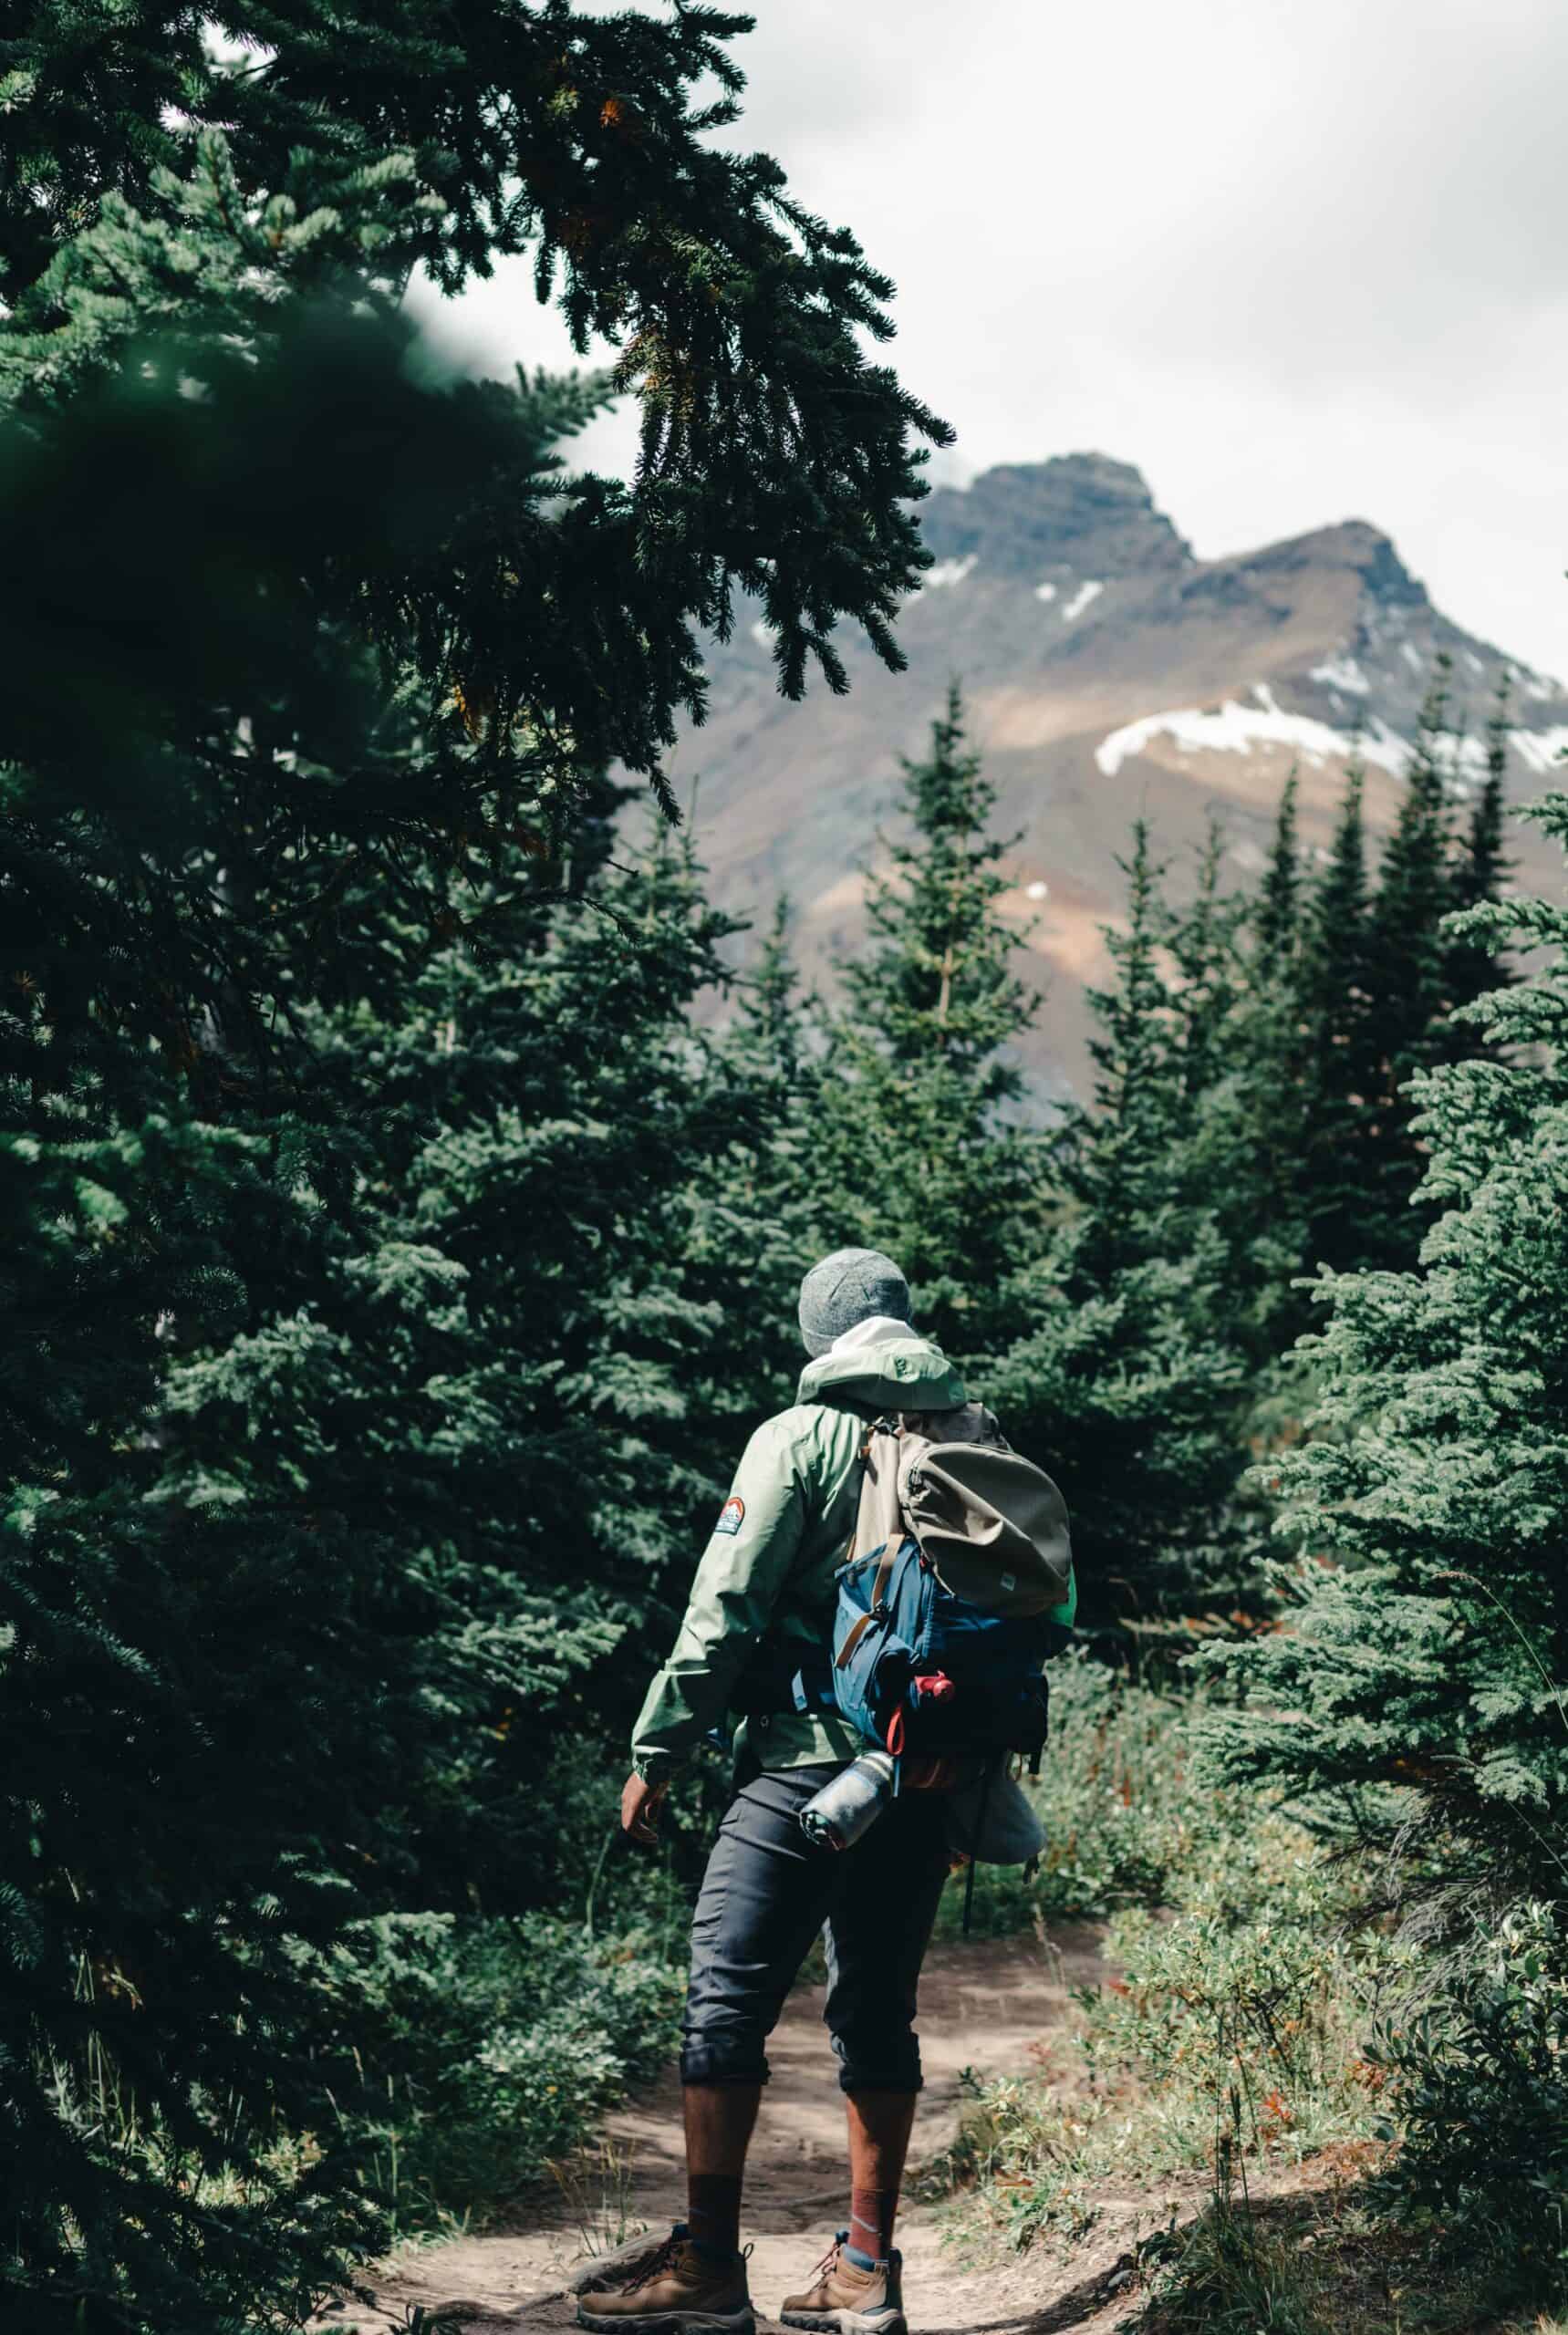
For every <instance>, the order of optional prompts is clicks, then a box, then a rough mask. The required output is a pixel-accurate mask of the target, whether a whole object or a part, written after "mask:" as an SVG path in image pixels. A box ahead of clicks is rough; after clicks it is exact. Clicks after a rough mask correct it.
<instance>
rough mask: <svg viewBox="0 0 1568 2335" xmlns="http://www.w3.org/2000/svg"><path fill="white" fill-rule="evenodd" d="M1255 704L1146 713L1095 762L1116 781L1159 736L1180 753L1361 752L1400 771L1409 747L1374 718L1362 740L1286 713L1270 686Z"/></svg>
mask: <svg viewBox="0 0 1568 2335" xmlns="http://www.w3.org/2000/svg"><path fill="white" fill-rule="evenodd" d="M1252 694H1253V696H1254V698H1256V700H1257V703H1256V704H1255V705H1243V704H1241V703H1239V702H1238V701H1237V700H1235V699H1234V698H1228V699H1227V700H1226V701H1225V703H1224V704H1223V705H1221V706H1209V707H1203V706H1197V705H1184V706H1178V707H1175V708H1173V709H1172V710H1171V711H1169V712H1166V713H1146V714H1145V715H1144V717H1143V719H1142V720H1141V721H1129V722H1128V723H1127V725H1126V727H1125V728H1124V729H1121V730H1113V731H1112V732H1111V734H1110V736H1109V737H1108V738H1105V739H1102V740H1101V742H1100V743H1099V745H1098V746H1097V747H1096V750H1095V761H1096V763H1097V764H1098V766H1099V768H1100V771H1101V772H1102V773H1103V774H1104V776H1105V777H1106V778H1114V777H1115V776H1116V773H1117V771H1119V770H1120V768H1121V766H1122V764H1123V763H1125V762H1126V761H1127V757H1128V755H1129V754H1140V753H1142V752H1143V750H1144V748H1145V747H1146V746H1147V745H1149V744H1151V743H1152V742H1153V741H1154V740H1155V739H1156V738H1168V739H1169V740H1170V742H1171V743H1172V744H1173V745H1174V746H1175V748H1176V750H1177V752H1178V753H1181V754H1250V753H1257V752H1265V753H1272V752H1275V751H1276V750H1279V751H1283V752H1290V753H1295V754H1301V755H1303V756H1304V757H1305V759H1306V760H1307V761H1308V762H1309V763H1315V764H1320V765H1321V764H1322V763H1326V762H1331V761H1333V762H1343V761H1345V760H1346V759H1348V757H1349V756H1350V755H1351V754H1352V753H1353V752H1358V753H1359V756H1360V759H1361V761H1362V762H1364V763H1376V765H1377V766H1378V768H1379V769H1381V770H1386V771H1390V772H1394V773H1398V772H1400V771H1402V770H1403V769H1404V767H1405V764H1406V762H1407V758H1408V755H1409V752H1410V748H1409V744H1408V742H1407V740H1405V739H1404V738H1401V737H1400V735H1399V733H1398V732H1397V731H1396V730H1391V729H1390V728H1389V727H1388V725H1387V723H1386V721H1378V720H1377V719H1376V717H1374V719H1373V721H1372V722H1371V724H1370V726H1369V728H1368V729H1367V730H1366V731H1364V732H1362V733H1361V735H1360V736H1359V738H1358V739H1355V740H1352V738H1351V737H1350V736H1349V735H1348V734H1347V732H1345V731H1343V730H1335V729H1334V727H1333V725H1332V724H1331V723H1329V722H1327V721H1315V720H1314V718H1313V716H1312V715H1311V714H1308V713H1286V712H1285V711H1284V710H1283V708H1282V707H1281V706H1280V705H1278V704H1277V703H1276V702H1275V700H1274V694H1273V691H1272V690H1271V689H1270V688H1269V686H1268V684H1267V682H1265V681H1259V682H1257V683H1255V684H1254V687H1253V691H1252Z"/></svg>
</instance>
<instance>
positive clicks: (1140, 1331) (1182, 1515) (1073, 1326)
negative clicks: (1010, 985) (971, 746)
mask: <svg viewBox="0 0 1568 2335" xmlns="http://www.w3.org/2000/svg"><path fill="white" fill-rule="evenodd" d="M1125 872H1126V875H1127V918H1126V925H1125V928H1124V929H1119V930H1118V929H1110V930H1108V931H1107V933H1106V945H1107V948H1108V950H1109V952H1110V956H1111V960H1112V965H1113V968H1114V973H1115V979H1114V981H1113V982H1112V983H1111V985H1109V986H1108V987H1107V988H1106V989H1104V990H1101V991H1096V992H1095V993H1094V994H1093V996H1092V1000H1091V1001H1092V1004H1093V1006H1094V1010H1095V1013H1096V1021H1097V1022H1098V1025H1099V1028H1098V1034H1097V1036H1096V1038H1095V1039H1094V1041H1093V1042H1092V1049H1091V1050H1092V1053H1093V1057H1094V1061H1095V1064H1096V1086H1095V1095H1094V1105H1093V1108H1092V1109H1079V1110H1077V1111H1075V1112H1073V1113H1072V1114H1070V1115H1069V1116H1068V1118H1067V1120H1066V1122H1065V1124H1064V1127H1063V1128H1062V1130H1061V1131H1060V1133H1059V1135H1058V1136H1057V1137H1056V1139H1055V1140H1054V1143H1053V1146H1052V1169H1053V1172H1052V1176H1051V1182H1052V1185H1053V1186H1054V1189H1055V1191H1056V1193H1057V1194H1058V1195H1059V1199H1058V1205H1057V1210H1056V1213H1055V1216H1054V1223H1053V1224H1052V1227H1051V1230H1050V1233H1049V1237H1048V1239H1046V1240H1044V1242H1041V1243H1038V1244H1037V1245H1036V1247H1035V1251H1034V1253H1033V1255H1032V1256H1031V1257H1030V1258H1029V1259H1028V1261H1025V1262H1024V1263H1023V1265H1022V1266H1021V1268H1020V1269H1019V1270H1017V1271H1015V1272H1014V1273H1013V1275H1012V1278H1011V1280H1010V1282H1009V1284H1008V1286H1007V1288H1006V1290H1005V1291H1004V1293H1003V1298H1004V1318H1007V1319H1010V1320H1011V1322H1012V1324H1013V1325H1015V1326H1014V1327H1013V1330H1012V1336H1011V1338H1010V1340H1009V1342H1008V1343H1007V1344H1006V1346H1005V1349H1004V1350H1003V1351H1002V1352H1001V1353H1000V1354H998V1356H997V1358H996V1360H995V1362H994V1363H993V1364H992V1365H989V1366H988V1369H987V1373H986V1379H985V1384H986V1388H987V1399H988V1400H990V1401H992V1402H993V1403H994V1404H995V1406H996V1408H997V1409H998V1411H999V1412H1000V1413H1001V1415H1002V1418H1003V1419H1004V1421H1005V1422H1006V1426H1007V1431H1008V1434H1009V1436H1010V1437H1011V1438H1012V1440H1013V1441H1014V1442H1015V1443H1016V1444H1017V1445H1018V1447H1019V1448H1021V1449H1023V1450H1024V1451H1027V1452H1029V1453H1030V1454H1031V1456H1033V1457H1034V1458H1038V1459H1039V1460H1040V1461H1041V1462H1042V1464H1043V1465H1044V1466H1045V1467H1047V1468H1054V1469H1055V1470H1056V1471H1057V1472H1058V1473H1059V1474H1060V1475H1061V1477H1062V1479H1063V1481H1064V1485H1065V1486H1066V1487H1067V1489H1068V1494H1069V1499H1070V1503H1071V1506H1072V1510H1073V1518H1074V1526H1073V1531H1074V1547H1075V1551H1076V1555H1077V1560H1078V1565H1079V1575H1080V1583H1081V1591H1080V1594H1081V1599H1082V1604H1081V1619H1082V1620H1083V1621H1085V1623H1086V1624H1088V1625H1089V1626H1103V1625H1105V1624H1110V1623H1119V1622H1126V1621H1128V1620H1137V1619H1138V1618H1147V1617H1149V1616H1150V1615H1152V1614H1157V1613H1160V1612H1171V1611H1173V1610H1175V1611H1179V1610H1181V1608H1182V1607H1183V1606H1188V1605H1189V1604H1190V1603H1192V1602H1196V1603H1199V1604H1202V1603H1205V1602H1206V1601H1207V1600H1208V1599H1210V1597H1214V1596H1227V1597H1228V1598H1229V1599H1231V1600H1233V1598H1234V1595H1235V1592H1236V1587H1237V1583H1238V1578H1239V1562H1238V1557H1237V1552H1236V1550H1235V1548H1234V1546H1233V1545H1232V1531H1231V1520H1230V1517H1229V1512H1228V1511H1229V1501H1230V1495H1231V1489H1232V1487H1233V1485H1234V1482H1235V1479H1236V1477H1237V1475H1238V1473H1239V1464H1240V1463H1239V1452H1238V1445H1239V1427H1238V1411H1239V1388H1240V1385H1241V1356H1240V1354H1239V1353H1238V1351H1237V1349H1236V1347H1235V1345H1234V1344H1233V1343H1232V1341H1231V1334H1230V1328H1229V1323H1228V1313H1227V1299H1226V1294H1225V1277H1226V1264H1227V1257H1226V1241H1225V1238H1224V1234H1223V1232H1222V1230H1221V1229H1220V1224H1219V1221H1218V1219H1217V1217H1216V1214H1215V1209H1214V1199H1215V1195H1214V1193H1213V1191H1212V1189H1211V1188H1208V1187H1207V1184H1206V1179H1205V1178H1204V1176H1203V1174H1202V1172H1201V1169H1200V1165H1199V1152H1198V1150H1197V1147H1196V1145H1195V1136H1196V1132H1197V1127H1198V1115H1197V1113H1196V1112H1195V1109H1194V1097H1193V1095H1192V1093H1191V1091H1190V1090H1189V1084H1188V1081H1187V1077H1186V1071H1187V1069H1188V1067H1189V1059H1188V1056H1189V1048H1188V1046H1187V1045H1186V1044H1185V1043H1184V1040H1183V1025H1182V1016H1181V1011H1180V1005H1179V986H1178V985H1175V984H1173V981H1172V976H1171V972H1170V971H1168V970H1167V968H1168V965H1171V964H1173V962H1174V959H1173V952H1172V951H1171V950H1170V942H1171V940H1172V938H1173V932H1174V929H1175V924H1176V919H1174V918H1173V917H1172V915H1171V912H1170V910H1169V909H1168V907H1167V905H1166V903H1165V900H1164V898H1163V894H1162V891H1161V884H1160V877H1161V871H1160V870H1159V869H1158V867H1157V865H1156V863H1155V860H1154V857H1153V854H1152V851H1151V848H1150V843H1149V836H1148V831H1147V825H1145V824H1144V823H1143V822H1141V821H1140V822H1139V823H1138V824H1137V826H1136V828H1135V830H1134V840H1133V850H1132V854H1131V856H1130V858H1129V859H1128V860H1127V862H1126V863H1125ZM1220 921H1221V920H1220V919H1218V918H1217V917H1216V914H1215V912H1214V910H1213V908H1212V905H1211V904H1210V908H1208V909H1206V910H1205V911H1204V923H1205V926H1206V929H1207V930H1208V931H1209V933H1210V938H1212V937H1213V936H1214V934H1215V932H1216V931H1217V929H1219V928H1220ZM1187 970H1188V976H1189V978H1190V979H1194V980H1199V981H1202V982H1203V983H1204V984H1205V986H1206V987H1207V985H1208V982H1209V981H1210V970H1209V969H1208V968H1206V967H1200V966H1199V960H1198V957H1197V954H1196V950H1195V947H1194V945H1193V944H1192V941H1191V936H1190V934H1189V941H1188V969H1187ZM1179 979H1180V976H1179V974H1178V976H1177V983H1178V984H1179Z"/></svg>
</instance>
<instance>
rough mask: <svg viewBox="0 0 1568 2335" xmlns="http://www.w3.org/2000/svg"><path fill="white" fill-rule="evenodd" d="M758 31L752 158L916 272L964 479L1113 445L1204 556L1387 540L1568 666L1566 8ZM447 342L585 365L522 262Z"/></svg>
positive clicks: (817, 0) (904, 353) (1426, 573)
mask: <svg viewBox="0 0 1568 2335" xmlns="http://www.w3.org/2000/svg"><path fill="white" fill-rule="evenodd" d="M755 12H756V15H757V18H758V25H757V30H756V32H755V33H754V34H753V35H752V36H750V37H749V38H748V39H747V40H745V41H743V42H742V43H740V44H739V45H738V53H739V54H740V55H741V56H742V61H743V63H744V66H745V68H746V71H747V73H748V75H749V78H750V88H749V91H748V96H747V113H746V119H745V121H744V123H743V124H742V132H741V135H742V137H743V138H744V140H745V142H747V143H749V144H751V145H753V146H759V147H762V148H763V149H764V150H767V151H769V152H771V153H773V154H775V155H776V156H777V157H778V159H779V160H780V161H782V162H783V163H784V167H785V169H786V170H787V171H788V173H789V176H790V179H791V181H792V183H793V185H794V191H795V192H796V193H797V194H798V195H799V196H800V198H801V199H802V200H803V201H804V202H806V203H808V204H809V205H810V206H811V207H812V208H813V209H814V210H816V211H818V212H821V213H824V214H826V216H827V217H828V218H829V219H831V220H833V221H835V222H836V223H845V224H847V225H849V226H851V227H852V228H853V229H854V230H855V232H856V233H857V235H858V236H859V237H860V240H861V243H862V244H863V245H864V247H865V249H866V251H867V254H868V255H869V256H870V257H871V258H872V260H873V261H874V262H875V263H876V264H877V265H878V266H879V267H881V268H883V269H885V270H886V272H887V273H888V275H891V276H892V277H893V278H894V280H895V282H896V283H897V285H898V299H897V303H896V305H895V309H894V315H895V318H896V321H897V323H898V338H897V340H896V341H895V342H894V343H893V344H892V348H891V351H890V356H891V360H892V361H893V362H894V363H895V364H896V365H897V366H898V368H899V370H900V372H901V373H902V375H903V377H904V379H906V380H907V381H908V382H909V386H910V387H911V388H912V389H914V390H915V391H916V392H917V393H918V394H919V396H921V397H923V398H924V399H925V400H927V401H928V402H929V404H931V405H933V406H934V407H935V408H936V410H938V411H939V412H940V413H942V414H944V415H945V416H946V417H947V419H948V420H950V421H951V422H952V424H953V425H954V427H955V429H956V430H957V432H958V445H957V449H956V453H955V454H954V455H952V456H943V457H940V458H939V465H940V467H939V470H938V472H937V474H938V475H944V476H948V477H953V476H957V477H961V478H963V477H968V476H970V475H972V473H973V472H975V471H976V470H978V469H981V468H984V467H985V466H986V465H987V464H989V463H992V462H1028V461H1033V460H1038V459H1040V458H1042V457H1044V455H1047V454H1055V453H1065V452H1070V451H1075V450H1080V449H1085V448H1096V449H1099V450H1100V451H1104V452H1106V453H1109V454H1113V455H1116V456H1117V457H1119V458H1120V459H1122V460H1124V461H1127V462H1136V463H1137V464H1138V465H1139V467H1140V468H1141V469H1142V470H1143V472H1144V473H1145V475H1146V476H1147V479H1148V481H1149V483H1150V485H1151V486H1152V488H1153V490H1154V493H1155V496H1156V499H1157V500H1158V502H1159V503H1160V504H1161V505H1162V506H1163V508H1164V509H1165V510H1167V511H1168V513H1169V514H1170V516H1171V517H1172V519H1173V520H1174V521H1175V522H1176V524H1177V525H1178V526H1179V528H1180V530H1181V531H1182V533H1183V534H1186V535H1187V536H1188V537H1189V540H1190V541H1191V542H1192V544H1193V545H1194V547H1195V548H1196V550H1197V551H1198V553H1199V556H1200V557H1213V556H1216V555H1220V554H1221V553H1225V552H1231V551H1237V550H1241V549H1243V548H1245V547H1246V546H1248V545H1256V544H1261V543H1266V542H1269V541H1272V540H1274V539H1276V538H1278V537H1280V536H1282V535H1289V534H1297V533H1299V532H1301V531H1302V530H1303V529H1305V528H1309V527H1315V526H1321V525H1325V524H1330V523H1332V522H1334V521H1335V520H1339V519H1345V518H1351V517H1357V518H1364V519H1369V520H1371V521H1372V522H1373V523H1374V524H1376V525H1378V526H1381V527H1383V528H1385V529H1386V531H1387V532H1388V533H1389V534H1391V535H1392V536H1393V537H1394V540H1395V542H1396V543H1397V545H1398V547H1399V550H1400V552H1401V553H1402V554H1403V555H1404V558H1405V560H1406V563H1407V566H1409V567H1411V568H1412V569H1413V570H1414V572H1415V573H1416V574H1417V576H1420V577H1421V578H1422V579H1423V581H1424V582H1425V583H1426V584H1427V586H1428V589H1429V590H1430V591H1431V593H1432V596H1433V597H1434V598H1435V599H1436V600H1437V601H1438V604H1439V605H1440V606H1441V607H1443V608H1444V609H1445V610H1446V611H1447V613H1448V614H1449V615H1450V616H1451V617H1455V618H1456V619H1457V620H1458V621H1459V623H1461V624H1463V625H1466V626H1468V627H1469V628H1470V629H1471V630H1472V631H1474V632H1478V633H1480V634H1481V635H1482V636H1484V637H1485V638H1489V639H1490V640H1493V641H1495V642H1496V643H1497V645H1498V646H1499V647H1500V648H1502V649H1507V650H1509V651H1511V652H1512V653H1513V654H1515V655H1517V656H1520V657H1522V658H1524V659H1527V660H1528V661H1529V662H1530V663H1532V664H1533V665H1535V666H1537V667H1541V668H1544V669H1546V670H1547V671H1549V672H1554V673H1568V582H1565V581H1564V576H1563V571H1564V569H1565V568H1568V440H1565V432H1564V420H1563V390H1564V382H1565V379H1568V238H1565V235H1564V228H1565V226H1568V202H1565V201H1564V195H1563V180H1564V175H1565V170H1568V163H1565V153H1568V140H1565V139H1564V131H1563V119H1564V113H1565V110H1568V8H1565V7H1564V6H1563V4H1562V0H1076V5H1073V6H1071V7H1068V6H1063V5H1054V0H962V5H954V0H941V5H938V0H757V5H756V11H755ZM448 328H449V329H451V330H452V332H453V333H454V335H455V337H457V339H458V340H459V343H460V345H462V346H464V347H466V348H468V349H469V350H470V351H471V352H472V354H474V355H475V356H477V357H479V358H482V359H483V362H484V363H485V364H486V365H487V366H491V367H494V366H497V365H502V364H506V363H509V362H510V361H511V360H512V359H513V358H524V359H526V360H527V361H528V362H530V363H540V362H545V363H552V362H557V361H565V359H566V349H565V347H564V337H563V336H561V335H560V334H559V333H558V331H557V330H556V328H554V327H553V326H552V323H551V320H550V319H549V318H548V317H546V316H545V314H544V313H543V312H541V311H540V310H538V309H536V308H535V306H533V303H532V300H531V298H530V296H529V294H528V290H527V285H526V271H525V270H522V269H519V270H516V271H514V270H510V269H509V270H508V271H506V272H505V273H504V275H500V276H498V278H497V279H496V281H495V282H493V284H490V285H481V286H479V287H476V289H475V290H474V291H473V292H472V294H470V295H469V296H467V297H466V298H465V300H464V301H463V302H462V304H461V310H460V313H459V314H458V315H456V316H454V317H450V318H449V319H448ZM597 428H598V431H599V433H600V434H599V437H598V440H597V448H596V458H597V460H599V461H600V462H608V461H613V460H614V459H615V455H616V451H617V446H618V443H619V444H624V443H625V432H624V431H621V432H619V433H618V432H617V430H616V427H615V425H614V424H613V423H611V424H600V425H597Z"/></svg>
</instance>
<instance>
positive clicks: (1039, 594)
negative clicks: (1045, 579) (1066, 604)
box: [1034, 584, 1056, 600]
mask: <svg viewBox="0 0 1568 2335" xmlns="http://www.w3.org/2000/svg"><path fill="white" fill-rule="evenodd" d="M1034 597H1035V598H1036V599H1037V600H1054V598H1055V597H1056V586H1054V584H1036V586H1034Z"/></svg>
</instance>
